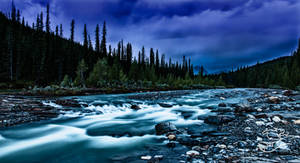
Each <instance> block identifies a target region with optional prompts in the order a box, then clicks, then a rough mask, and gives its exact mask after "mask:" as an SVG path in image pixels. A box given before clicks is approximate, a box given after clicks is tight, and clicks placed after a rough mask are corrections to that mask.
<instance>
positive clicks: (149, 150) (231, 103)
mask: <svg viewBox="0 0 300 163" xmlns="http://www.w3.org/2000/svg"><path fill="white" fill-rule="evenodd" d="M265 94H268V97H267V96H266V97H264V95H265ZM282 94H283V91H282V90H280V91H277V92H276V91H274V90H262V91H260V90H258V89H212V90H189V91H170V92H168V91H167V92H152V93H132V94H113V95H92V96H76V97H61V98H60V100H74V101H76V102H77V103H78V104H79V105H78V106H77V107H74V106H63V105H59V104H57V103H55V100H53V99H46V98H44V99H40V100H41V103H43V105H45V106H49V107H54V108H56V109H57V110H59V111H60V112H59V115H58V116H57V117H55V118H51V119H49V120H42V121H39V122H33V123H25V124H21V125H17V126H14V127H9V128H2V129H1V130H0V162H147V161H153V162H155V161H157V162H158V161H159V162H180V161H181V162H188V161H195V160H198V161H199V162H201V161H213V160H224V157H225V156H226V153H225V154H223V156H224V157H221V156H220V157H219V158H214V155H211V154H210V153H209V154H208V157H210V158H209V159H208V157H207V158H204V156H200V153H203V150H205V148H207V149H206V150H210V149H209V148H210V147H207V146H206V144H200V143H198V144H191V145H189V144H185V143H184V140H182V139H185V137H188V138H191V139H189V140H188V141H194V140H195V141H196V140H197V141H198V140H199V142H201V141H200V140H202V139H203V138H205V137H210V138H211V140H212V141H215V142H216V143H212V144H209V146H211V145H213V146H214V147H215V146H217V144H219V147H220V149H219V150H216V151H215V154H220V151H221V150H222V149H223V147H224V146H220V145H223V144H226V143H224V142H226V141H224V140H223V138H224V137H228V138H230V134H232V133H230V132H229V131H225V128H224V127H223V129H220V126H222V125H224V124H225V125H226V124H227V123H234V122H236V123H237V122H238V123H240V122H239V121H245V120H247V119H249V117H247V115H248V114H251V115H253V117H255V115H258V114H261V113H265V112H266V113H268V115H270V117H269V118H271V121H272V118H274V117H272V115H276V114H279V112H280V111H283V112H284V114H287V115H288V113H292V115H291V116H290V119H286V117H284V116H283V117H280V120H282V122H283V119H286V120H287V121H290V122H289V123H293V122H294V120H296V119H297V115H299V110H297V109H299V108H300V107H299V105H300V104H299V102H300V101H299V99H298V96H293V97H289V96H285V95H282ZM272 96H276V97H278V98H279V100H280V101H279V102H278V103H277V102H276V103H272V101H271V103H270V104H268V102H267V101H258V100H262V98H263V97H264V98H266V99H269V97H272ZM288 98H295V99H293V100H290V99H288ZM249 99H252V101H251V100H249ZM253 100H254V102H253ZM264 100H265V99H264ZM269 100H270V99H269ZM237 106H239V107H240V108H243V107H244V108H245V106H246V107H247V106H249V107H250V106H251V107H253V109H255V111H249V112H250V113H249V112H248V111H245V114H243V115H238V116H239V117H237V115H236V110H237V109H236V108H238V107H237ZM270 106H272V107H276V106H279V109H278V111H276V110H272V109H271V111H267V109H266V108H268V107H269V108H272V107H270ZM283 106H288V108H293V109H292V111H293V112H291V110H288V109H286V110H283V109H282V107H283ZM297 107H298V108H297ZM295 108H296V109H295ZM222 109H223V110H222ZM226 109H227V110H226ZM258 109H260V110H258ZM241 112H243V110H241ZM287 112H288V113H287ZM280 114H282V113H280ZM219 115H225V116H228V117H229V118H230V117H231V118H232V119H229V121H228V122H227V121H226V122H224V123H223V122H220V124H219V122H216V123H214V122H212V121H211V120H208V119H207V118H209V117H211V118H212V117H213V116H216V117H217V116H219ZM228 117H227V118H228ZM240 117H242V118H240ZM250 117H251V116H250ZM253 117H251V118H253ZM217 118H218V117H217ZM257 119H258V118H257ZM265 119H267V118H265ZM254 121H255V122H254V123H256V121H261V120H254ZM267 121H268V119H267ZM165 122H171V123H172V124H173V125H175V126H176V131H174V132H172V134H174V135H176V136H177V141H175V140H174V141H173V140H169V139H168V138H167V137H166V134H167V133H166V134H162V135H158V134H157V131H156V129H155V126H156V125H157V124H160V123H165ZM264 123H268V122H264ZM249 124H250V122H249ZM274 125H276V123H275V122H274ZM293 125H294V124H293ZM245 127H248V126H245ZM253 128H254V127H252V128H251V129H253ZM223 130H224V131H223ZM230 130H231V129H230ZM298 131H299V130H298V128H297V125H296V127H295V131H294V132H296V133H291V134H295V135H296V134H297V132H298ZM225 132H227V133H225ZM252 132H256V131H252ZM211 133H214V134H215V135H213V134H211ZM222 133H223V135H222ZM224 133H225V134H224ZM218 134H219V136H220V137H219V138H222V141H221V139H216V137H217V136H218ZM216 135H217V136H216ZM218 140H220V142H222V143H219V142H217V141H218ZM298 140H300V139H298V138H297V137H296V138H295V141H298ZM228 142H231V141H228ZM245 142H247V141H245ZM299 142H300V141H299ZM287 143H288V142H287ZM195 146H198V147H199V148H200V149H196V148H195ZM225 146H226V148H224V149H228V152H227V155H229V153H230V149H229V145H228V144H226V145H225ZM257 146H258V144H256V145H255V147H256V148H257ZM240 148H242V147H240ZM243 149H245V148H243ZM247 149H248V148H247ZM289 149H290V150H291V151H292V150H293V149H291V147H289ZM191 150H192V151H198V152H199V156H198V154H197V153H196V154H197V155H196V156H189V155H188V154H187V152H188V151H191ZM232 151H234V150H233V149H232ZM293 152H294V153H293ZM293 152H291V153H290V154H289V153H288V154H285V155H290V159H289V160H295V159H296V158H297V157H299V149H298V150H297V151H295V150H294V151H293ZM297 152H298V153H297ZM210 155H211V156H210ZM147 156H148V157H147ZM228 157H229V156H228ZM241 157H246V156H245V155H243V156H240V158H241ZM240 158H237V160H239V159H240ZM262 158H264V159H269V161H270V160H276V159H275V158H274V157H271V156H270V157H269V158H268V157H267V156H265V155H263V156H262ZM206 159H208V160H206ZM282 159H286V158H282ZM250 162H251V161H250Z"/></svg>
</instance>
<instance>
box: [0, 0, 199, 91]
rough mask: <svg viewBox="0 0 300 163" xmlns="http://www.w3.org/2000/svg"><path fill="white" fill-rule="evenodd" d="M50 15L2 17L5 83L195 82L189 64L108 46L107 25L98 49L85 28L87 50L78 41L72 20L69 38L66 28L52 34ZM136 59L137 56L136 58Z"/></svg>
mask: <svg viewBox="0 0 300 163" xmlns="http://www.w3.org/2000/svg"><path fill="white" fill-rule="evenodd" d="M49 12H50V7H49V5H48V6H47V12H46V14H44V13H43V12H41V13H40V14H38V15H37V17H36V22H35V23H33V24H32V25H29V24H28V23H27V22H26V20H25V18H24V17H23V18H21V14H20V11H19V10H17V9H16V7H15V6H14V4H13V3H12V11H11V13H10V14H7V15H4V14H3V13H0V38H1V39H0V63H1V65H0V82H2V83H9V82H11V83H18V82H19V83H27V85H34V84H36V85H41V86H45V85H49V84H59V83H61V81H63V82H62V84H64V85H72V86H73V85H74V86H89V87H100V86H103V85H107V84H108V83H114V82H119V83H123V82H124V81H126V82H137V81H140V82H145V81H150V82H152V83H168V84H174V82H177V84H178V83H180V82H183V81H187V80H189V81H191V80H193V79H195V78H196V77H195V75H194V72H193V65H192V64H191V60H190V59H186V58H185V57H183V61H182V62H180V63H179V62H172V59H171V58H169V59H168V60H166V58H165V55H164V54H159V51H158V50H154V49H153V48H151V49H150V51H149V52H146V51H147V50H146V49H145V48H144V47H142V49H141V50H140V51H139V53H138V55H133V49H132V44H131V43H126V44H125V43H124V42H123V40H122V41H120V42H119V43H118V46H117V47H115V48H113V47H112V46H111V45H107V41H106V35H107V29H106V23H105V22H104V23H103V26H102V29H100V27H99V25H97V26H96V28H95V31H94V32H93V33H94V35H93V38H95V41H94V42H95V45H92V41H91V36H90V34H89V32H88V31H87V25H86V24H85V25H84V31H83V38H84V39H83V45H81V44H80V43H78V42H75V40H74V31H75V30H76V26H75V20H72V21H70V36H69V37H66V36H63V28H62V26H63V25H62V24H60V25H58V26H56V28H55V29H54V30H52V29H51V27H50V25H51V20H50V16H49ZM67 38H68V39H67ZM133 56H137V57H133Z"/></svg>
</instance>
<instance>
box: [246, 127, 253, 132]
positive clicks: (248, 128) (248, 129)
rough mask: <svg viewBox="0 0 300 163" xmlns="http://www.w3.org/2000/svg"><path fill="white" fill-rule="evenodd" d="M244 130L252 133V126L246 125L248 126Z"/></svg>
mask: <svg viewBox="0 0 300 163" xmlns="http://www.w3.org/2000/svg"><path fill="white" fill-rule="evenodd" d="M244 132H245V133H252V130H251V128H250V127H246V128H245V129H244Z"/></svg>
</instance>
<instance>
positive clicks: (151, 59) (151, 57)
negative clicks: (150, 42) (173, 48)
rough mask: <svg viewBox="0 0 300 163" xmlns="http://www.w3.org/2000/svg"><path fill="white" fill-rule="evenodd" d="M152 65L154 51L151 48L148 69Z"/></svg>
mask: <svg viewBox="0 0 300 163" xmlns="http://www.w3.org/2000/svg"><path fill="white" fill-rule="evenodd" d="M153 65H154V51H153V48H151V49H150V67H152V66H153Z"/></svg>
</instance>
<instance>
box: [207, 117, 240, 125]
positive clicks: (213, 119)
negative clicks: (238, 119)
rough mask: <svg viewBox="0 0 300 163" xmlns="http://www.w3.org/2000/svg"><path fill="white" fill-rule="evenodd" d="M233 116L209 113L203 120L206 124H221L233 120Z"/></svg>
mask: <svg viewBox="0 0 300 163" xmlns="http://www.w3.org/2000/svg"><path fill="white" fill-rule="evenodd" d="M234 118H235V117H234V116H231V115H211V116H208V117H207V118H206V119H205V120H204V122H205V123H207V124H214V125H221V124H224V123H228V122H231V121H233V120H234Z"/></svg>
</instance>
